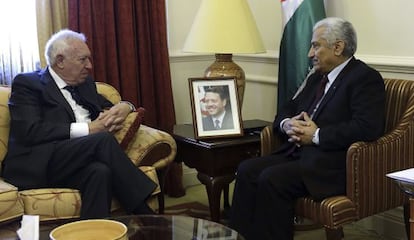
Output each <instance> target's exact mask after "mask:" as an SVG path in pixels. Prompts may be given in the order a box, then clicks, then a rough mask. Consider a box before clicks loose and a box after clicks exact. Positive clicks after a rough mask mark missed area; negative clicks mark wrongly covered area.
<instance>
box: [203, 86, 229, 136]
mask: <svg viewBox="0 0 414 240" xmlns="http://www.w3.org/2000/svg"><path fill="white" fill-rule="evenodd" d="M204 92H205V93H204V99H203V101H204V105H205V111H206V116H205V117H203V130H204V131H210V130H224V129H233V128H234V124H233V115H232V112H231V108H230V100H229V97H228V96H229V94H228V92H229V89H228V86H207V87H205V88H204Z"/></svg>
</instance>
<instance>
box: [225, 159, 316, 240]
mask: <svg viewBox="0 0 414 240" xmlns="http://www.w3.org/2000/svg"><path fill="white" fill-rule="evenodd" d="M307 195H309V192H308V191H307V189H306V187H305V185H304V184H303V182H302V179H301V174H300V166H299V163H298V161H296V160H293V159H291V158H286V157H284V156H282V155H270V156H267V157H261V158H253V159H249V160H246V161H244V162H242V163H241V164H240V166H239V168H238V171H237V177H236V184H235V188H234V194H233V202H232V207H231V217H230V227H232V228H233V229H235V230H237V231H238V232H239V233H241V234H242V235H243V236H244V237H245V238H246V240H253V239H269V240H273V239H278V240H285V239H286V240H288V239H289V240H291V239H293V233H294V229H293V227H294V226H293V218H294V203H295V201H296V199H297V198H299V197H303V196H307Z"/></svg>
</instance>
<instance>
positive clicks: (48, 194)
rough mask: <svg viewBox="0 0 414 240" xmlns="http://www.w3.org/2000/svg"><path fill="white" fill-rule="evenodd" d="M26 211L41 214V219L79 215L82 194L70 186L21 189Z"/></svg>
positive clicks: (26, 212)
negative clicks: (69, 187)
mask: <svg viewBox="0 0 414 240" xmlns="http://www.w3.org/2000/svg"><path fill="white" fill-rule="evenodd" d="M20 197H21V199H22V201H23V204H24V212H25V214H29V215H39V218H40V221H47V220H54V219H68V218H75V217H79V216H80V215H79V213H80V205H81V200H80V194H79V191H78V190H75V189H68V188H40V189H32V190H25V191H20Z"/></svg>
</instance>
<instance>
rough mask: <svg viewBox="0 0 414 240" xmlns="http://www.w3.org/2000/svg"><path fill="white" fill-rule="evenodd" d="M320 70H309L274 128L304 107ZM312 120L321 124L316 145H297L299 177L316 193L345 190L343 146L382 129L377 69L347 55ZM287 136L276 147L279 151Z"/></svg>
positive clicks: (380, 81)
mask: <svg viewBox="0 0 414 240" xmlns="http://www.w3.org/2000/svg"><path fill="white" fill-rule="evenodd" d="M321 77H322V76H320V75H318V74H314V75H312V76H311V77H310V78H309V80H308V83H307V85H306V87H305V88H304V89H303V91H302V92H301V93H300V94H299V95H298V97H297V98H295V99H294V100H291V101H290V102H288V103H287V104H286V106H284V108H283V109H282V110H281V111H280V114H279V115H278V116H276V118H275V121H274V123H273V127H274V130H275V132H278V134H279V135H281V136H283V137H284V138H286V135H285V134H283V133H281V132H280V127H279V126H280V122H281V121H282V120H283V119H285V118H287V117H292V116H295V115H297V114H298V113H300V112H301V111H307V109H308V108H309V105H310V104H311V102H312V98H313V96H314V95H315V92H316V88H317V86H318V83H319V81H320V79H321ZM313 121H315V123H316V124H317V125H318V127H319V128H320V131H319V140H320V145H319V146H302V147H300V148H299V156H300V157H299V161H300V164H301V171H302V173H303V181H304V183H305V185H306V186H307V188H308V190H309V191H310V193H311V195H312V196H313V197H315V198H316V199H321V198H324V197H326V196H331V195H337V194H343V193H345V187H346V163H345V159H346V151H347V149H348V147H349V146H350V145H351V144H352V143H354V142H357V141H372V140H375V139H377V138H378V137H380V136H381V135H382V134H383V132H384V124H385V123H384V122H385V87H384V81H383V79H382V77H381V75H380V74H379V73H378V72H377V71H375V70H374V69H372V68H370V67H369V66H367V65H366V64H365V63H363V62H361V61H359V60H356V59H355V58H352V59H351V61H350V62H349V63H348V64H347V65H346V66H345V68H344V69H343V70H342V72H341V73H340V74H339V75H338V77H337V79H336V80H335V81H334V83H333V84H332V85H331V87H330V88H329V91H328V92H327V93H326V95H325V97H324V98H323V100H322V101H321V103H320V106H319V108H318V110H317V111H316V112H315V115H314V117H313ZM290 145H291V143H288V142H286V143H285V144H284V145H282V146H281V147H280V148H279V149H278V150H277V152H276V153H283V152H284V151H286V149H288V148H289V146H290Z"/></svg>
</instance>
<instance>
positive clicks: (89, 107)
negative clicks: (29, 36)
mask: <svg viewBox="0 0 414 240" xmlns="http://www.w3.org/2000/svg"><path fill="white" fill-rule="evenodd" d="M64 89H65V90H67V91H68V92H70V95H72V98H73V100H75V102H76V103H77V104H78V105H80V106H82V107H83V108H84V109H86V110H88V111H89V114H90V116H89V117H90V118H91V120H95V119H96V118H97V117H98V114H99V112H98V110H97V109H96V108H95V107H94V106H93V105H92V104H91V103H88V102H87V101H86V100H85V99H83V98H82V96H81V95H80V94H79V91H78V88H77V87H72V86H66V87H64Z"/></svg>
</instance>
